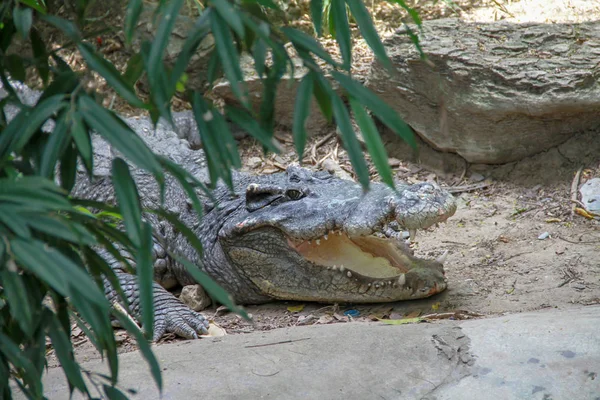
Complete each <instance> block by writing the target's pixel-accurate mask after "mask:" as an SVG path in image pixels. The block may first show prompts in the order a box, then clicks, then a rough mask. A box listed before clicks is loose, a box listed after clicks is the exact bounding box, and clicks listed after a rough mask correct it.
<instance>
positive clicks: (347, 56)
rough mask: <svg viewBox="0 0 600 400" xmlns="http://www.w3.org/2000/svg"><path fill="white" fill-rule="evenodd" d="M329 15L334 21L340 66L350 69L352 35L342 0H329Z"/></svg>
mask: <svg viewBox="0 0 600 400" xmlns="http://www.w3.org/2000/svg"><path fill="white" fill-rule="evenodd" d="M331 15H332V17H333V20H334V22H335V40H336V41H337V42H338V45H339V46H340V52H341V53H342V60H344V63H343V65H342V68H344V69H345V70H347V71H350V67H351V66H352V37H351V36H350V25H349V24H348V14H346V3H345V2H344V0H331Z"/></svg>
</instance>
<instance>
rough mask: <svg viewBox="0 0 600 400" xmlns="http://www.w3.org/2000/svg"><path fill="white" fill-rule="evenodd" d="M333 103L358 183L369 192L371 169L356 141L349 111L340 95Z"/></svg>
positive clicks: (335, 97) (336, 120)
mask: <svg viewBox="0 0 600 400" xmlns="http://www.w3.org/2000/svg"><path fill="white" fill-rule="evenodd" d="M331 103H332V104H333V113H334V115H335V122H336V123H337V125H338V127H339V129H340V132H341V134H342V138H343V142H344V147H345V148H346V150H347V151H348V157H350V163H352V167H354V171H356V175H357V177H358V181H359V182H360V184H361V185H362V187H363V188H364V189H365V190H367V189H368V188H369V169H368V168H367V163H366V162H365V158H364V156H363V153H362V151H361V148H360V144H359V143H358V139H356V134H355V133H354V130H353V129H352V123H351V121H350V115H348V110H347V109H346V106H345V105H344V102H343V101H342V99H340V97H339V96H338V95H334V96H333V97H332V98H331Z"/></svg>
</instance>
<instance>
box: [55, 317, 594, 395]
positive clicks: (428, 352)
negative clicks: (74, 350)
mask: <svg viewBox="0 0 600 400" xmlns="http://www.w3.org/2000/svg"><path fill="white" fill-rule="evenodd" d="M599 326H600V307H596V306H594V307H586V308H582V309H577V310H567V311H558V310H549V311H539V312H535V313H523V314H515V315H509V316H505V317H499V318H489V319H481V320H474V321H462V322H461V321H457V322H452V321H444V322H440V323H430V324H418V325H401V326H385V325H381V324H377V323H373V324H365V323H348V324H336V325H320V326H308V327H294V328H289V329H279V330H274V331H269V332H264V333H259V332H255V333H251V334H247V335H236V336H227V337H224V338H219V339H213V340H199V341H187V342H179V343H175V344H168V345H163V346H158V347H156V348H155V352H156V355H157V357H158V359H159V360H160V364H161V367H162V370H163V378H164V382H165V389H164V392H163V396H162V398H163V399H186V398H188V399H189V398H192V399H193V398H200V397H202V398H211V399H270V398H272V399H301V398H302V399H307V398H308V399H569V398H572V399H598V398H600V377H599V376H598V374H599V373H600V329H599ZM83 365H84V367H85V368H87V369H89V370H92V371H106V368H105V366H104V365H103V364H102V363H101V362H100V361H90V362H87V363H84V364H83ZM120 365H121V371H122V372H121V383H122V386H123V387H125V388H132V389H135V390H137V392H138V394H137V395H135V396H133V398H136V399H158V398H159V394H158V393H157V391H156V387H155V385H154V383H153V381H152V379H151V377H150V374H149V372H148V368H147V365H146V364H145V362H144V361H143V359H142V358H141V356H140V355H139V354H138V353H128V354H124V355H123V356H122V357H121V364H120ZM44 385H45V388H46V395H47V397H48V398H49V399H57V400H58V399H68V397H69V396H68V390H67V386H66V384H65V381H64V377H63V374H62V371H61V370H60V369H59V368H55V369H51V370H49V371H48V373H47V374H46V375H45V376H44ZM75 397H76V398H77V396H75Z"/></svg>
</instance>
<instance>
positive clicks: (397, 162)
mask: <svg viewBox="0 0 600 400" xmlns="http://www.w3.org/2000/svg"><path fill="white" fill-rule="evenodd" d="M388 164H389V165H390V167H398V166H400V160H398V159H397V158H393V157H390V158H388Z"/></svg>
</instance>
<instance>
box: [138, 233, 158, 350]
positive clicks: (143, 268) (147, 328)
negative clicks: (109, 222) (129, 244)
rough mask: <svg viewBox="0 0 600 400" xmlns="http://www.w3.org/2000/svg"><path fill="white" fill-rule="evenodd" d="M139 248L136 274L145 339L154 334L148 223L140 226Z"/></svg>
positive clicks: (151, 244)
mask: <svg viewBox="0 0 600 400" xmlns="http://www.w3.org/2000/svg"><path fill="white" fill-rule="evenodd" d="M141 228H142V229H141V232H140V233H141V236H140V247H139V249H138V251H137V258H136V272H137V278H138V284H139V289H140V306H141V308H142V325H143V326H144V332H145V334H146V337H147V338H152V333H153V332H154V292H153V286H152V282H153V279H154V270H153V268H152V247H153V241H152V226H151V225H150V224H149V223H148V222H144V223H143V224H142V225H141Z"/></svg>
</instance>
